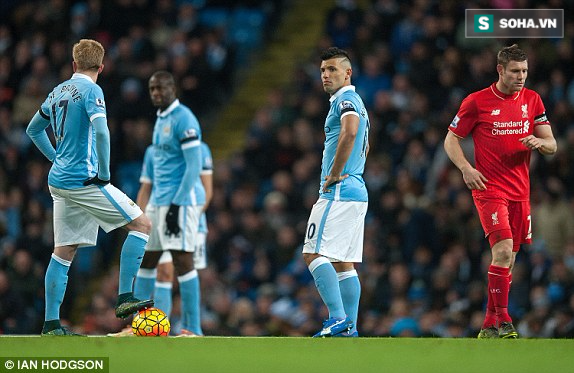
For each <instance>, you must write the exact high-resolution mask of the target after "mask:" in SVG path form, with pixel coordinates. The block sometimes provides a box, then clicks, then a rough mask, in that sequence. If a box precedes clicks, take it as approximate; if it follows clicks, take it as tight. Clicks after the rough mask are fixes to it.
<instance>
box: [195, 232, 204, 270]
mask: <svg viewBox="0 0 574 373" xmlns="http://www.w3.org/2000/svg"><path fill="white" fill-rule="evenodd" d="M206 236H207V235H206V234H205V232H198V233H197V242H196V245H195V251H194V252H193V266H194V267H195V269H205V268H207V248H206V245H205V242H206Z"/></svg>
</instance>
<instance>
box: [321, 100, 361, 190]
mask: <svg viewBox="0 0 574 373" xmlns="http://www.w3.org/2000/svg"><path fill="white" fill-rule="evenodd" d="M357 132H359V116H358V115H356V112H354V111H353V112H349V114H347V115H344V116H343V117H341V132H340V133H339V140H338V142H337V150H336V152H335V159H334V160H333V167H332V168H331V172H330V174H329V175H327V176H326V177H325V183H324V184H323V192H327V188H328V187H329V186H330V185H333V184H335V183H337V182H339V181H341V180H343V179H346V178H347V177H349V175H341V173H342V172H343V168H344V167H345V164H346V163H347V161H348V160H349V157H350V156H351V152H352V151H353V146H354V145H355V139H356V138H357Z"/></svg>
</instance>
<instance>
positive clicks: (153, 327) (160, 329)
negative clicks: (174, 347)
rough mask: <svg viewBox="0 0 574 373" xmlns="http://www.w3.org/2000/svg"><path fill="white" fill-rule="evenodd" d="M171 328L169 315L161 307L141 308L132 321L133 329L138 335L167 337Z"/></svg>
mask: <svg viewBox="0 0 574 373" xmlns="http://www.w3.org/2000/svg"><path fill="white" fill-rule="evenodd" d="M170 328H171V326H170V323H169V319H168V318H167V315H166V314H165V313H164V312H163V311H162V310H160V309H159V308H153V307H152V308H147V309H145V310H141V311H139V312H138V314H137V315H135V317H134V320H133V321H132V331H133V332H134V334H135V335H137V336H138V337H167V335H168V334H169V330H170Z"/></svg>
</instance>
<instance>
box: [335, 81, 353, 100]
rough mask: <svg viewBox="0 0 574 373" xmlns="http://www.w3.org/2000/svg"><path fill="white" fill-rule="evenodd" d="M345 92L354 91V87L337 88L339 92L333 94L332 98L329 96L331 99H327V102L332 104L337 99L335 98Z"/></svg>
mask: <svg viewBox="0 0 574 373" xmlns="http://www.w3.org/2000/svg"><path fill="white" fill-rule="evenodd" d="M347 91H353V92H354V91H355V86H354V85H346V86H344V87H341V88H339V90H338V91H337V92H335V94H334V95H333V96H331V98H329V102H333V101H335V100H336V99H337V97H339V96H341V95H342V94H343V93H344V92H347Z"/></svg>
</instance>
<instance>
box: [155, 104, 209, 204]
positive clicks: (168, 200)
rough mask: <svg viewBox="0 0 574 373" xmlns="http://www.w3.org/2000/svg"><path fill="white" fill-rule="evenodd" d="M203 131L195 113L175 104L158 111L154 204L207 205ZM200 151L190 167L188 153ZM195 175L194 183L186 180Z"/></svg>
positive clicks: (191, 161)
mask: <svg viewBox="0 0 574 373" xmlns="http://www.w3.org/2000/svg"><path fill="white" fill-rule="evenodd" d="M200 145H201V128H200V126H199V122H198V121H197V118H196V117H195V115H194V114H193V113H192V112H191V110H190V109H189V108H188V107H186V106H185V105H183V104H181V103H180V102H179V100H177V99H176V100H175V101H174V102H173V103H172V104H171V105H170V106H169V107H168V108H167V109H166V110H164V111H158V116H157V120H156V122H155V127H154V130H153V178H152V180H153V187H152V196H151V199H150V204H152V205H155V206H169V205H170V204H172V203H174V204H176V205H180V206H197V205H203V204H204V203H205V189H204V188H203V185H202V184H201V180H200V178H199V172H200V170H201V156H200V155H199V154H200V148H199V147H200ZM194 148H196V150H197V154H198V156H197V157H194V158H193V159H192V160H190V164H189V165H188V164H187V161H186V156H185V154H184V152H188V151H190V150H192V149H193V150H195V149H194ZM187 167H189V169H187V172H188V175H194V176H193V177H192V179H193V180H186V179H185V177H184V176H185V173H186V168H187Z"/></svg>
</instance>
